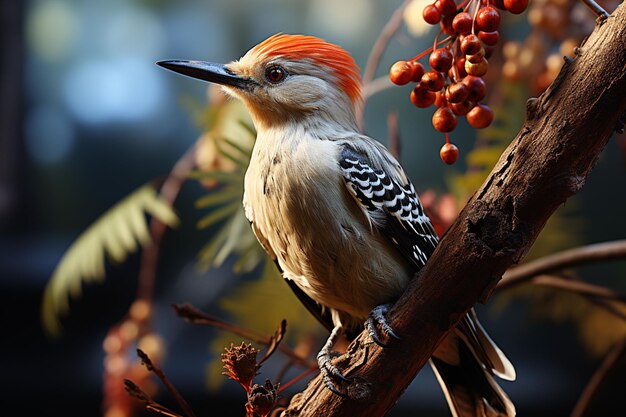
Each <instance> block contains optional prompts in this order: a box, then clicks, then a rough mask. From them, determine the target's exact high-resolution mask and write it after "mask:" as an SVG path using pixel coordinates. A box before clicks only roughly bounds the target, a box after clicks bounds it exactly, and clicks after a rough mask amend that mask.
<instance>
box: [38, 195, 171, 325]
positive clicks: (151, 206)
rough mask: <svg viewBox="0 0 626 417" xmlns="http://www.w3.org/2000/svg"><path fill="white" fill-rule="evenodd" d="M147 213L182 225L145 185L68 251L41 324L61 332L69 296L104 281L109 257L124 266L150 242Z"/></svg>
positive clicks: (54, 276)
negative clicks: (87, 285)
mask: <svg viewBox="0 0 626 417" xmlns="http://www.w3.org/2000/svg"><path fill="white" fill-rule="evenodd" d="M145 213H148V214H150V215H152V216H153V217H155V218H157V219H159V220H160V221H162V222H163V223H165V224H167V225H168V226H170V227H174V226H177V225H178V222H179V221H178V216H177V215H176V214H175V213H174V211H173V209H172V207H171V206H170V205H169V204H168V203H166V202H165V201H163V200H162V199H161V198H159V196H158V195H157V193H156V191H155V189H154V188H153V187H152V186H151V185H146V186H143V187H141V188H140V189H138V190H136V191H135V192H133V193H132V194H130V195H129V196H127V197H126V198H124V199H123V200H122V201H120V202H119V203H117V204H116V205H115V206H113V207H112V208H111V209H110V210H109V211H107V212H106V213H104V214H103V215H102V216H101V217H100V218H99V219H98V220H96V222H95V223H93V225H92V226H91V227H89V228H88V229H87V230H85V231H84V232H83V233H82V234H81V235H80V236H79V237H78V239H76V241H75V242H74V243H73V244H72V245H71V246H70V247H69V249H68V250H67V251H66V252H65V254H64V255H63V258H61V260H60V262H59V264H58V265H57V267H56V269H55V270H54V272H53V273H52V278H51V279H50V281H49V282H48V285H47V286H46V290H45V292H44V297H43V303H42V311H41V314H42V323H43V327H44V329H45V330H46V331H47V332H48V333H49V334H50V335H52V336H58V335H59V334H60V333H61V324H60V322H59V316H61V315H64V314H67V312H68V311H69V297H70V296H71V297H72V298H77V297H79V296H80V295H81V288H82V284H83V283H86V282H92V281H102V280H103V279H104V276H105V269H104V267H105V260H106V258H107V257H108V258H109V259H110V260H112V261H114V262H116V263H121V262H124V261H125V260H126V258H127V256H128V255H129V254H131V253H133V252H135V251H136V250H137V249H138V248H139V247H140V246H145V245H147V244H148V243H150V232H149V231H148V223H147V221H146V216H145Z"/></svg>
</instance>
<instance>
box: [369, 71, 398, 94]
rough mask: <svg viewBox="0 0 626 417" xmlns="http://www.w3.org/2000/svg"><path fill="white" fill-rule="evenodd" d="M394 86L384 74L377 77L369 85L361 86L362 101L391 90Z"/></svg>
mask: <svg viewBox="0 0 626 417" xmlns="http://www.w3.org/2000/svg"><path fill="white" fill-rule="evenodd" d="M394 85H395V84H394V83H392V82H391V80H390V79H389V75H387V74H385V75H383V76H381V77H378V78H376V79H375V80H372V82H370V83H369V84H367V85H364V86H363V100H367V99H368V98H369V97H371V96H373V95H376V94H378V93H380V92H381V91H384V90H386V89H388V88H391V87H393V86H394Z"/></svg>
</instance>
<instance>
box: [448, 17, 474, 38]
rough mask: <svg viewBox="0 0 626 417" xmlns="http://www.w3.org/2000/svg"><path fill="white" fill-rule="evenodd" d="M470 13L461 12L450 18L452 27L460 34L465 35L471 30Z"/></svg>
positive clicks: (471, 20)
mask: <svg viewBox="0 0 626 417" xmlns="http://www.w3.org/2000/svg"><path fill="white" fill-rule="evenodd" d="M473 20H474V19H472V15H471V14H469V13H467V12H461V13H459V14H457V15H456V16H454V19H452V28H453V29H454V30H455V31H457V32H459V33H460V34H461V35H467V34H469V33H470V32H471V31H472V22H473Z"/></svg>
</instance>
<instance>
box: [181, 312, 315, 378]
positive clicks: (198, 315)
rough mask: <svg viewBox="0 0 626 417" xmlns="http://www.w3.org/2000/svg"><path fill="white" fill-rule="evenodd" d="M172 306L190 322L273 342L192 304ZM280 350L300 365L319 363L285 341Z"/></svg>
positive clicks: (256, 340)
mask: <svg viewBox="0 0 626 417" xmlns="http://www.w3.org/2000/svg"><path fill="white" fill-rule="evenodd" d="M172 308H173V309H174V311H175V312H176V315H177V316H178V317H181V318H183V319H185V320H187V321H188V322H190V323H194V324H201V325H204V326H210V327H215V328H217V329H221V330H226V331H228V332H231V333H234V334H236V335H238V336H241V337H244V338H246V339H248V340H252V341H253V342H255V343H259V344H262V345H266V346H269V344H270V343H271V337H268V336H266V335H263V334H261V333H259V332H257V331H255V330H252V329H248V328H245V327H241V326H238V325H236V324H232V323H229V322H227V321H224V320H222V319H220V318H217V317H214V316H211V315H209V314H206V313H204V312H202V311H200V310H198V309H197V308H195V307H194V306H192V305H190V304H181V305H177V304H172ZM278 350H280V351H281V352H282V353H283V354H285V355H286V356H287V357H289V359H291V360H292V361H294V362H295V363H297V364H298V365H301V366H305V367H311V366H316V365H317V362H314V361H312V360H309V359H307V358H304V357H302V356H300V355H298V354H297V353H296V351H295V350H293V349H292V348H290V347H289V346H286V345H285V344H284V343H281V344H280V345H279V346H278Z"/></svg>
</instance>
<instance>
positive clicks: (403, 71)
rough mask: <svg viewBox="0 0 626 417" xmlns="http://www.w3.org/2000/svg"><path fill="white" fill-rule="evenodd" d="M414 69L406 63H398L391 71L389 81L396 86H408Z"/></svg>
mask: <svg viewBox="0 0 626 417" xmlns="http://www.w3.org/2000/svg"><path fill="white" fill-rule="evenodd" d="M412 72H413V69H412V68H411V66H410V65H409V64H408V63H407V62H406V61H398V62H396V63H395V64H393V65H392V66H391V69H390V70H389V79H391V82H392V83H394V84H396V85H404V84H408V83H409V81H411V77H412Z"/></svg>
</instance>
